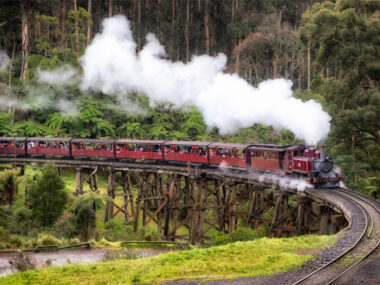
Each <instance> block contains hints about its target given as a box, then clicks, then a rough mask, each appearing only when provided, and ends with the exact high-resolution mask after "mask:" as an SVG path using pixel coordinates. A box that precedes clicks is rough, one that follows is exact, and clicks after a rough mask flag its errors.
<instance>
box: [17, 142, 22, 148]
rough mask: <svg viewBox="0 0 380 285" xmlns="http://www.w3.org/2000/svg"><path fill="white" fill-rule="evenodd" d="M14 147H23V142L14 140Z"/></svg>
mask: <svg viewBox="0 0 380 285" xmlns="http://www.w3.org/2000/svg"><path fill="white" fill-rule="evenodd" d="M16 147H18V148H23V147H24V142H17V141H16Z"/></svg>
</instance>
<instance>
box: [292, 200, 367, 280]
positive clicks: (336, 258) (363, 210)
mask: <svg viewBox="0 0 380 285" xmlns="http://www.w3.org/2000/svg"><path fill="white" fill-rule="evenodd" d="M335 194H337V196H341V197H344V198H346V199H347V200H350V201H351V202H353V203H354V204H355V205H356V206H358V208H359V209H360V211H362V213H363V215H364V217H365V227H364V230H363V231H362V233H361V234H360V237H359V238H358V239H357V240H356V242H355V243H354V245H352V246H351V247H350V248H348V249H347V250H345V251H344V252H343V253H341V254H340V255H338V256H337V257H335V258H334V259H332V260H330V261H329V262H328V263H325V264H324V265H322V266H321V267H319V268H318V269H316V270H314V271H313V272H311V273H309V274H307V275H306V276H304V277H303V278H301V279H299V280H297V281H296V282H294V283H293V284H292V285H296V284H300V283H301V282H303V281H305V280H306V279H309V278H310V277H311V276H313V275H315V274H317V273H318V272H319V271H321V270H323V269H325V268H327V267H328V266H330V265H331V264H333V263H335V262H336V261H338V260H339V259H341V258H342V257H343V256H345V255H346V254H347V253H349V252H351V251H352V250H353V249H354V248H355V247H356V246H357V245H358V243H359V242H360V241H361V240H362V239H363V237H364V235H365V233H366V232H367V228H368V218H367V213H368V211H367V213H366V209H364V207H362V206H361V205H360V204H359V203H357V202H356V201H355V200H353V199H351V198H349V197H347V196H345V195H342V194H339V193H335ZM368 215H369V216H370V217H371V215H370V213H368Z"/></svg>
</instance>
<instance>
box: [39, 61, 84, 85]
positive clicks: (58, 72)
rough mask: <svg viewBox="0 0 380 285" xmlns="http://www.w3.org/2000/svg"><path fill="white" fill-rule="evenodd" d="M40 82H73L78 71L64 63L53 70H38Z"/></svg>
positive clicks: (59, 83) (62, 83)
mask: <svg viewBox="0 0 380 285" xmlns="http://www.w3.org/2000/svg"><path fill="white" fill-rule="evenodd" d="M37 72H38V77H39V81H40V82H45V83H49V84H53V85H58V86H59V85H64V84H70V83H73V81H74V80H75V78H76V77H77V75H78V71H77V70H76V69H74V68H72V67H70V66H67V65H64V66H61V67H58V68H56V69H54V70H52V71H46V70H40V69H38V70H37Z"/></svg>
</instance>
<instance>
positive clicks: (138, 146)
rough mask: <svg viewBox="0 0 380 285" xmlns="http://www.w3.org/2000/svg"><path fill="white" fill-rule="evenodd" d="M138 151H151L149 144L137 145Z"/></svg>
mask: <svg viewBox="0 0 380 285" xmlns="http://www.w3.org/2000/svg"><path fill="white" fill-rule="evenodd" d="M136 151H139V152H148V151H149V148H148V145H146V144H138V145H137V146H136Z"/></svg>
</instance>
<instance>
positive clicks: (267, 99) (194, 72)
mask: <svg viewBox="0 0 380 285" xmlns="http://www.w3.org/2000/svg"><path fill="white" fill-rule="evenodd" d="M146 39H147V44H146V45H145V47H144V48H143V49H142V50H141V51H140V52H139V53H138V54H136V43H135V42H134V41H133V37H132V31H131V29H130V23H129V21H128V20H127V19H126V18H125V17H124V16H120V15H119V16H115V17H113V18H109V19H106V20H104V22H103V31H102V33H100V34H98V35H96V37H95V38H94V40H93V43H92V44H91V45H90V46H89V47H88V48H87V50H86V53H85V55H84V56H83V57H82V59H81V61H82V66H83V70H84V75H83V76H84V77H83V81H82V86H83V87H84V88H85V89H88V88H93V89H99V90H101V91H103V92H104V93H108V94H112V93H117V92H119V93H122V92H127V91H135V92H142V93H145V94H146V95H147V96H149V98H150V102H151V104H155V103H158V102H167V101H168V102H171V103H173V104H174V105H175V106H177V107H183V106H189V105H194V106H196V107H197V108H198V109H199V110H200V111H201V112H202V114H203V116H204V119H205V122H206V124H207V125H208V126H209V127H218V128H219V130H220V132H221V133H222V134H225V133H231V132H233V131H235V130H237V129H238V128H240V127H249V126H251V125H252V124H254V123H260V124H266V125H273V126H274V127H276V128H280V129H283V128H287V129H289V130H291V131H292V132H293V133H294V134H295V135H296V136H297V137H298V138H300V139H303V140H305V141H306V142H308V143H310V142H311V141H313V142H317V141H319V140H320V139H322V138H324V137H325V136H326V135H327V134H328V132H329V129H330V123H329V121H330V116H329V115H328V114H327V113H326V112H324V111H323V110H322V107H321V105H320V104H318V103H316V102H315V101H313V100H309V101H307V102H305V103H303V102H302V101H301V100H299V99H295V98H294V97H292V90H291V85H292V83H291V82H290V81H288V80H284V79H275V80H267V81H264V82H262V83H261V84H260V85H259V86H258V87H257V88H254V87H252V86H250V85H249V84H248V83H247V82H246V81H245V80H243V79H242V78H240V77H239V76H237V75H236V74H225V73H223V70H224V69H225V66H226V61H227V59H226V56H225V55H223V54H219V55H218V56H216V57H210V56H207V55H202V56H193V57H192V59H191V61H190V62H189V63H187V64H185V63H183V62H178V61H177V62H171V61H169V60H167V59H164V57H165V56H166V54H165V49H164V47H163V46H162V45H161V44H160V43H159V41H158V40H157V38H156V37H155V36H154V35H153V34H148V35H147V37H146Z"/></svg>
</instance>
